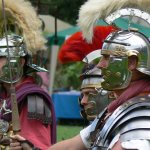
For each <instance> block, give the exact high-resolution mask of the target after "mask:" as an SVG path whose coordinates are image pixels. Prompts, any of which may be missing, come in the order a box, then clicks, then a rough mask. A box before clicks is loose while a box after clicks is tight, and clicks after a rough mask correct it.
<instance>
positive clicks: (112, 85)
mask: <svg viewBox="0 0 150 150" xmlns="http://www.w3.org/2000/svg"><path fill="white" fill-rule="evenodd" d="M101 54H102V55H109V57H110V58H109V64H108V67H107V68H103V69H102V74H103V76H104V82H103V83H102V87H103V88H104V89H108V90H113V89H123V88H126V87H127V86H128V85H129V83H130V80H131V77H132V72H131V71H130V70H129V69H128V57H130V56H136V57H137V58H138V64H137V68H136V69H137V70H138V71H140V72H142V73H144V74H148V75H150V65H149V64H150V43H149V40H148V38H147V37H146V36H145V35H143V34H141V33H140V32H137V31H134V30H130V31H118V32H114V33H111V34H110V35H109V36H108V37H107V38H106V40H105V41H104V44H103V47H102V51H101Z"/></svg>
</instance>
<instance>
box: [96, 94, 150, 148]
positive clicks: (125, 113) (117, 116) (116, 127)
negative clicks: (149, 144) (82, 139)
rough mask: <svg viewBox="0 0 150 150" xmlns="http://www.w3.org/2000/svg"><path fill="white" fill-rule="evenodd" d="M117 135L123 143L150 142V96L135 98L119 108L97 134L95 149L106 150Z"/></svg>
mask: <svg viewBox="0 0 150 150" xmlns="http://www.w3.org/2000/svg"><path fill="white" fill-rule="evenodd" d="M117 134H120V140H121V142H125V141H128V140H140V139H148V140H150V95H146V96H137V97H134V98H132V99H130V100H129V101H127V102H125V103H124V104H123V105H121V106H119V107H118V108H117V109H116V110H115V111H114V112H113V114H112V115H111V116H110V117H109V118H108V120H107V121H106V123H105V125H104V126H103V128H102V129H101V130H100V132H99V133H97V138H96V141H95V143H94V147H97V150H98V149H100V150H101V149H104V150H106V149H107V148H108V146H109V144H110V143H111V141H112V140H113V138H114V137H115V136H116V135H117Z"/></svg>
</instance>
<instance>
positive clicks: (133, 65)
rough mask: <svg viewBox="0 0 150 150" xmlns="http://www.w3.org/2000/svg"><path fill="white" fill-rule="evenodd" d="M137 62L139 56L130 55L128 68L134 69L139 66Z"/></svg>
mask: <svg viewBox="0 0 150 150" xmlns="http://www.w3.org/2000/svg"><path fill="white" fill-rule="evenodd" d="M137 64H138V58H137V56H130V57H129V58H128V68H129V70H131V71H132V70H134V69H136V68H137Z"/></svg>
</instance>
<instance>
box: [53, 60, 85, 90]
mask: <svg viewBox="0 0 150 150" xmlns="http://www.w3.org/2000/svg"><path fill="white" fill-rule="evenodd" d="M83 65H84V63H83V62H74V63H68V64H63V65H62V64H58V67H57V71H56V75H55V85H54V89H58V88H73V89H76V90H79V89H80V85H81V80H80V74H81V71H82V68H83Z"/></svg>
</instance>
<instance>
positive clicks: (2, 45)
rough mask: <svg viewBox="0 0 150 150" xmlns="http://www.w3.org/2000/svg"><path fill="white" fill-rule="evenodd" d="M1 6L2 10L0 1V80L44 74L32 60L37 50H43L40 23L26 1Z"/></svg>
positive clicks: (6, 80)
mask: <svg viewBox="0 0 150 150" xmlns="http://www.w3.org/2000/svg"><path fill="white" fill-rule="evenodd" d="M12 3H13V5H12ZM4 4H5V5H4V8H3V7H2V6H3V5H2V1H0V10H1V11H2V13H1V14H0V57H5V58H6V63H5V65H4V66H3V67H2V69H1V70H0V81H2V82H6V83H15V82H17V81H18V80H19V79H20V78H21V77H22V75H23V74H29V73H31V72H33V71H47V70H46V69H44V68H42V67H40V66H37V65H36V64H34V63H33V59H32V55H34V54H36V52H37V51H38V50H46V47H45V42H46V41H45V39H44V37H43V36H42V32H41V21H40V19H39V18H38V16H37V14H36V12H35V9H34V8H33V7H32V5H31V4H30V2H27V1H24V0H5V3H4ZM4 14H5V15H4ZM22 57H23V58H24V59H25V61H26V62H25V66H24V67H23V66H21V63H20V61H21V58H22Z"/></svg>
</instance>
